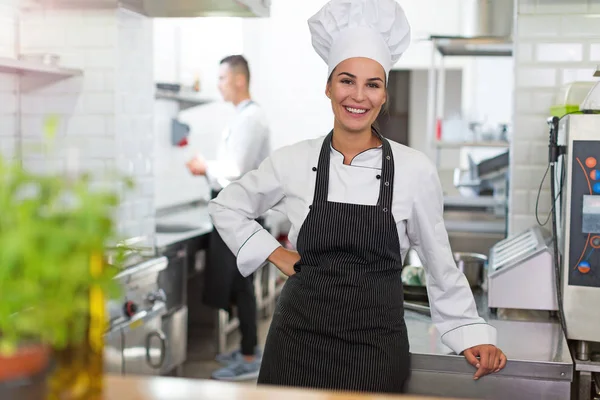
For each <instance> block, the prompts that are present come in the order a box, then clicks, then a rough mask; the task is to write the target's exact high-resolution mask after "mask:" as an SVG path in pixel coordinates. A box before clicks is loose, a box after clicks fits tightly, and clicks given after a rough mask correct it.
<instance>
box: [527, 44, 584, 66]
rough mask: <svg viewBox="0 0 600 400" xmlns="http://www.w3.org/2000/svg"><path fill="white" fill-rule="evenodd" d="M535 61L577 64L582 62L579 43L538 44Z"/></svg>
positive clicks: (581, 46) (581, 51) (581, 49)
mask: <svg viewBox="0 0 600 400" xmlns="http://www.w3.org/2000/svg"><path fill="white" fill-rule="evenodd" d="M536 59H537V61H540V62H577V61H582V60H583V44H581V43H544V44H538V45H537V49H536Z"/></svg>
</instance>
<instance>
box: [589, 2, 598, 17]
mask: <svg viewBox="0 0 600 400" xmlns="http://www.w3.org/2000/svg"><path fill="white" fill-rule="evenodd" d="M588 1H589V3H590V4H589V6H590V7H589V10H588V11H589V12H590V13H595V14H600V0H588Z"/></svg>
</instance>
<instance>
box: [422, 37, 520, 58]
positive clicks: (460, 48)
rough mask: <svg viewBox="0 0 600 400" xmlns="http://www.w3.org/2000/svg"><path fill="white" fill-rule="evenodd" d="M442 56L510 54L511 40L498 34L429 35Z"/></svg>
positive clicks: (497, 55) (502, 55) (496, 55)
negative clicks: (466, 35)
mask: <svg viewBox="0 0 600 400" xmlns="http://www.w3.org/2000/svg"><path fill="white" fill-rule="evenodd" d="M429 39H430V40H431V41H432V42H433V44H434V46H435V47H436V49H437V50H438V51H439V52H440V54H441V55H443V56H487V57H506V56H512V53H513V40H512V38H511V37H499V36H470V37H465V36H430V37H429Z"/></svg>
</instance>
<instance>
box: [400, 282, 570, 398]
mask: <svg viewBox="0 0 600 400" xmlns="http://www.w3.org/2000/svg"><path fill="white" fill-rule="evenodd" d="M476 299H477V301H478V303H479V304H480V305H481V306H480V314H481V315H482V316H483V317H484V318H485V319H486V320H487V321H488V322H489V323H490V324H491V325H493V326H494V327H496V329H497V332H498V347H499V348H501V349H502V351H503V352H504V353H505V354H506V356H507V358H508V363H507V365H506V367H505V369H504V370H502V371H501V372H499V373H497V374H493V375H489V376H486V377H484V378H482V379H480V380H478V381H474V380H473V374H474V373H475V369H474V368H473V367H472V366H471V365H469V364H468V363H467V361H466V360H465V358H464V357H463V356H458V355H455V354H454V353H453V352H452V351H451V350H450V349H449V348H447V347H446V346H444V345H443V344H442V343H441V341H440V337H439V334H438V332H437V330H436V329H435V328H434V326H433V324H432V323H431V319H430V317H428V316H426V315H422V314H419V313H416V312H413V311H406V324H407V327H408V333H409V340H410V345H411V357H412V358H411V363H412V371H413V372H412V376H411V379H410V381H409V393H413V394H424V395H438V396H449V397H458V398H478V399H511V400H516V399H528V400H534V399H570V398H571V382H572V380H573V360H572V358H571V355H570V353H569V349H568V345H567V341H566V338H565V336H564V335H563V333H562V331H561V329H560V325H559V324H558V322H556V321H554V320H551V319H540V320H536V321H518V320H509V319H503V318H495V317H492V316H490V315H489V314H488V313H487V308H486V307H487V306H486V305H485V301H484V300H485V299H484V298H483V294H481V293H478V294H477V295H476Z"/></svg>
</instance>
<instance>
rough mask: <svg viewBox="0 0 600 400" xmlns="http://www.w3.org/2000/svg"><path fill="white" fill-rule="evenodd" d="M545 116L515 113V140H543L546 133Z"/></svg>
mask: <svg viewBox="0 0 600 400" xmlns="http://www.w3.org/2000/svg"><path fill="white" fill-rule="evenodd" d="M547 118H548V117H547V116H544V115H520V114H517V115H516V117H515V128H514V135H515V138H518V139H516V140H544V139H545V138H546V137H547V133H548V124H547V122H546V120H547ZM517 143H518V142H517Z"/></svg>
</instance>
